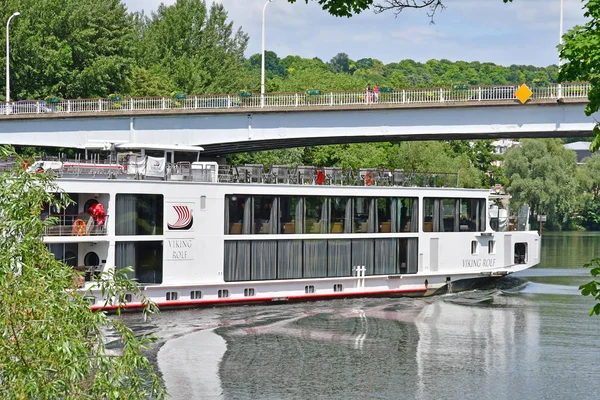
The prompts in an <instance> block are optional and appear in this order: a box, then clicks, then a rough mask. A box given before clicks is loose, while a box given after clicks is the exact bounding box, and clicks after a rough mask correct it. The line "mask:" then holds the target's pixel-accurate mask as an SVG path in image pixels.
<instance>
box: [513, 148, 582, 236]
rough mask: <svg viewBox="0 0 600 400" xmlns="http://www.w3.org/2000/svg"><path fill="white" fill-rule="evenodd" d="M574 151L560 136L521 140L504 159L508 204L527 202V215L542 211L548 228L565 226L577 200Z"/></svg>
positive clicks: (578, 198) (577, 187)
mask: <svg viewBox="0 0 600 400" xmlns="http://www.w3.org/2000/svg"><path fill="white" fill-rule="evenodd" d="M576 168H577V159H576V155H575V152H573V151H571V150H568V149H565V148H564V146H563V145H562V142H561V141H560V139H537V140H533V139H529V140H524V141H523V144H522V147H513V148H511V149H509V150H508V151H507V152H506V155H505V158H504V175H505V176H506V178H507V179H508V180H509V182H510V183H509V186H508V188H507V191H508V192H509V193H510V194H511V195H512V200H511V206H516V207H518V206H520V205H521V204H527V205H529V207H530V210H531V214H532V215H536V214H546V215H547V216H548V226H549V227H550V228H552V229H563V228H566V227H569V224H570V222H571V218H572V216H573V213H574V211H575V210H576V209H577V205H578V203H579V201H580V196H579V194H580V193H579V184H578V181H577V178H576V175H577V174H576Z"/></svg>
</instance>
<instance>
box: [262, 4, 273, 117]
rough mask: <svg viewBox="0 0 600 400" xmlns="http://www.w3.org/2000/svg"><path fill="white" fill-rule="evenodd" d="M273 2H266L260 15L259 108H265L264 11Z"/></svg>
mask: <svg viewBox="0 0 600 400" xmlns="http://www.w3.org/2000/svg"><path fill="white" fill-rule="evenodd" d="M272 1H274V0H267V2H266V3H265V5H264V7H263V14H262V59H261V63H260V106H261V107H264V106H265V11H266V10H267V5H268V4H269V3H270V2H272Z"/></svg>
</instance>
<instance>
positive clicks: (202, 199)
mask: <svg viewBox="0 0 600 400" xmlns="http://www.w3.org/2000/svg"><path fill="white" fill-rule="evenodd" d="M200 209H201V210H206V196H200Z"/></svg>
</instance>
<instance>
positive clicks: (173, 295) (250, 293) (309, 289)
mask: <svg viewBox="0 0 600 400" xmlns="http://www.w3.org/2000/svg"><path fill="white" fill-rule="evenodd" d="M333 291H334V292H336V293H338V292H342V291H344V287H343V286H342V284H341V283H336V284H334V285H333ZM304 293H306V294H310V293H315V287H314V285H306V286H304ZM229 296H230V294H229V289H219V290H218V291H217V297H218V298H219V299H226V298H228V297H229ZM254 296H256V290H255V289H254V288H245V289H244V297H254ZM201 298H202V291H201V290H192V291H191V292H190V299H191V300H199V299H201ZM165 300H167V301H175V300H179V292H167V293H166V295H165ZM88 301H89V302H90V303H91V304H95V303H96V298H95V297H93V296H89V297H88ZM125 301H126V302H127V303H131V302H132V301H133V295H132V294H131V293H127V294H125Z"/></svg>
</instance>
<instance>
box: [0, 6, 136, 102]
mask: <svg viewBox="0 0 600 400" xmlns="http://www.w3.org/2000/svg"><path fill="white" fill-rule="evenodd" d="M0 9H1V10H2V11H0V18H1V19H2V20H3V21H6V20H7V18H8V17H9V16H10V15H11V14H12V13H13V12H14V11H16V10H19V11H20V12H21V15H20V16H19V17H17V18H15V19H14V20H13V22H12V23H11V30H10V34H11V51H10V56H11V58H12V60H11V62H12V63H13V65H18V66H19V67H18V68H13V69H12V70H11V89H12V96H11V97H13V98H14V99H17V100H19V99H25V98H36V99H39V98H44V97H46V96H49V95H53V96H58V97H66V98H77V97H98V96H107V95H108V94H110V93H113V92H126V91H127V90H128V85H129V77H130V74H131V69H132V66H133V59H132V52H131V46H132V43H133V42H134V40H133V37H134V36H133V33H134V31H133V29H132V25H131V23H130V19H129V17H128V15H127V12H126V10H125V6H124V5H123V4H122V3H121V1H120V0H64V1H60V2H52V1H34V0H4V1H3V2H0ZM0 40H1V41H2V43H4V42H5V40H6V33H5V30H4V29H2V30H0ZM4 60H5V58H3V60H2V61H4ZM0 85H2V91H4V82H1V83H0Z"/></svg>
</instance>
